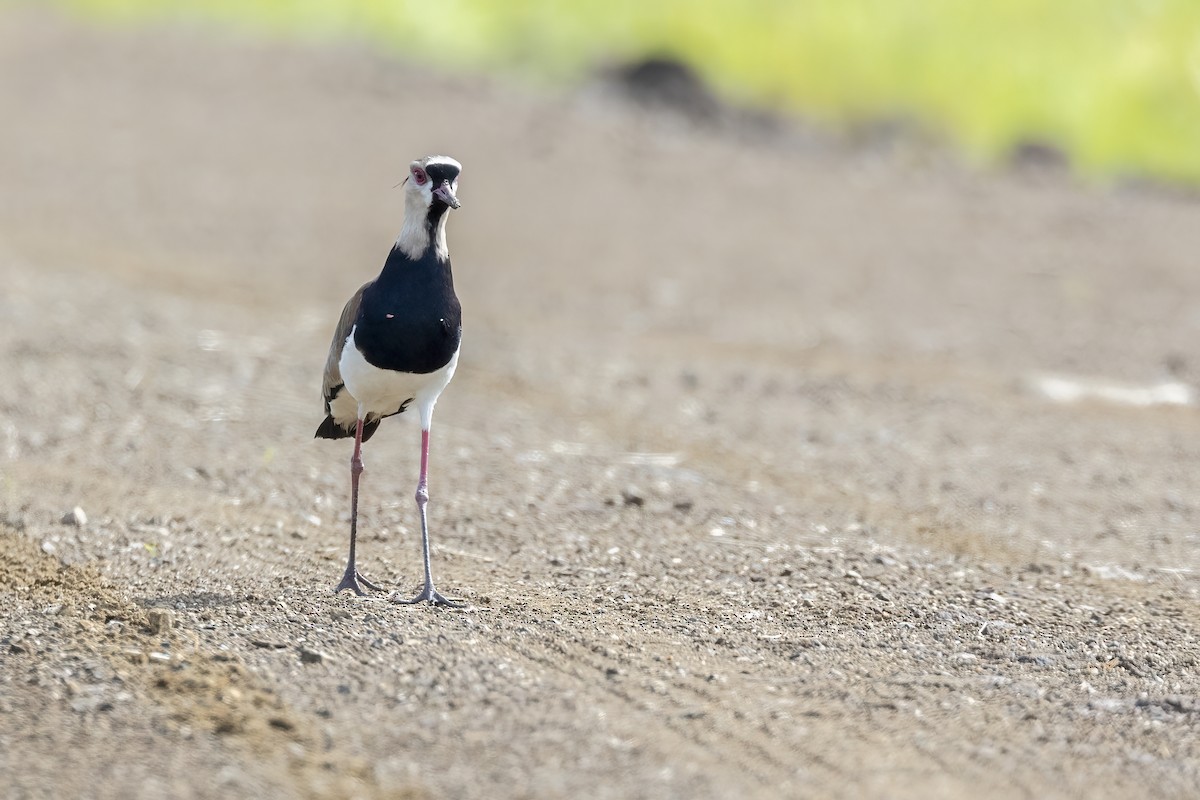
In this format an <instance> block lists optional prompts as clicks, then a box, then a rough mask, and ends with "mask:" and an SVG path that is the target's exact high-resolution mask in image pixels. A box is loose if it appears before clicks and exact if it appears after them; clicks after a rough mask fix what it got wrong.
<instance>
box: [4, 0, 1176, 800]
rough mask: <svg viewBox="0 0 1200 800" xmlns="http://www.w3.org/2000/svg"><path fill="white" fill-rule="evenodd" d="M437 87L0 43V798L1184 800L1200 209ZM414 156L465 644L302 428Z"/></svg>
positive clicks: (545, 98) (409, 424)
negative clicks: (432, 159) (448, 324)
mask: <svg viewBox="0 0 1200 800" xmlns="http://www.w3.org/2000/svg"><path fill="white" fill-rule="evenodd" d="M439 66H440V65H437V64H430V65H428V68H424V67H422V66H420V65H417V64H412V63H400V62H397V61H394V60H390V59H387V58H383V57H381V56H379V55H373V54H370V53H369V52H366V51H365V50H364V49H362V48H355V47H350V46H344V47H329V46H316V45H313V46H306V45H299V44H297V45H281V44H264V43H259V42H254V41H249V40H244V39H241V38H238V37H232V36H228V35H218V34H216V33H214V32H211V31H205V30H202V29H153V30H142V31H137V32H134V31H121V30H110V29H103V28H99V27H88V26H84V25H80V24H78V23H72V22H66V21H64V20H62V19H58V18H55V17H52V16H48V15H45V14H33V13H29V12H24V13H15V12H12V11H8V12H5V14H4V15H3V16H0V109H2V110H3V117H4V120H5V121H4V123H3V124H0V278H2V281H3V287H4V289H3V293H2V294H0V375H2V376H3V379H2V380H0V607H2V608H3V612H2V614H0V778H2V780H0V785H2V787H3V788H2V789H0V795H3V796H4V797H6V798H42V797H55V798H58V797H95V798H158V797H180V798H218V797H220V798H228V797H247V796H256V797H261V798H276V797H280V798H290V797H321V798H333V797H339V798H341V797H363V798H434V797H438V798H508V797H512V798H566V797H589V798H639V797H645V798H666V797H680V798H684V797H686V798H727V797H865V798H899V799H903V798H957V797H967V796H971V797H987V798H1008V797H1020V798H1024V797H1029V798H1058V797H1063V798H1067V797H1089V798H1106V797H1121V798H1129V797H1156V798H1163V797H1181V798H1182V797H1194V796H1196V795H1197V791H1198V790H1200V675H1198V670H1200V664H1198V658H1200V642H1198V639H1197V630H1198V626H1200V599H1198V589H1200V580H1198V579H1200V576H1198V574H1197V569H1200V550H1198V544H1200V543H1198V541H1197V540H1198V538H1200V414H1198V413H1197V409H1196V406H1195V402H1194V398H1193V397H1192V396H1191V394H1190V391H1191V390H1190V388H1189V387H1192V386H1195V385H1196V384H1198V383H1200V354H1198V353H1197V350H1196V343H1197V342H1198V341H1200V303H1198V299H1200V269H1197V265H1196V262H1195V259H1196V254H1197V253H1200V207H1198V205H1197V203H1196V201H1194V200H1189V199H1187V198H1180V197H1172V196H1169V195H1168V194H1166V193H1163V192H1156V191H1150V190H1118V189H1114V190H1101V189H1096V188H1093V189H1087V188H1082V187H1079V186H1076V185H1073V184H1072V183H1071V181H1069V180H1067V179H1066V178H1065V177H1063V176H1062V175H1059V174H1047V173H1038V172H1033V171H1028V172H1013V173H1008V174H995V173H991V174H982V173H979V172H977V171H973V170H970V169H967V168H964V167H961V166H957V165H955V164H954V163H952V162H951V160H950V159H947V158H946V157H945V156H943V155H938V154H937V153H936V152H933V151H930V150H928V149H924V148H921V147H917V146H914V145H910V144H905V143H904V142H903V141H894V142H890V143H889V142H883V143H875V144H872V145H870V146H869V147H863V146H851V145H849V144H845V143H838V142H836V141H833V140H825V139H822V138H821V137H820V136H816V135H810V134H803V133H800V132H796V133H794V134H787V133H783V134H778V135H773V136H762V135H758V134H754V135H752V134H750V133H743V134H739V133H738V132H737V131H732V132H731V131H722V132H715V131H711V130H709V131H706V130H697V129H694V128H692V127H690V126H688V125H687V124H685V123H683V122H682V121H681V120H680V119H677V118H673V117H671V116H669V115H666V116H665V115H662V114H653V113H647V112H643V111H638V110H636V109H634V108H632V107H630V106H627V105H625V104H623V103H621V102H619V101H617V100H615V99H613V98H611V97H608V96H606V95H604V94H603V93H601V92H597V91H595V90H591V89H589V90H579V91H572V92H566V93H543V92H541V91H540V90H534V89H532V88H528V87H521V86H519V85H516V84H514V83H512V82H511V81H508V82H505V81H501V80H499V79H494V78H486V77H479V76H469V75H458V76H453V75H451V76H448V75H447V74H445V73H444V72H443V71H440V70H439V69H438V68H439ZM431 152H445V153H448V154H451V155H453V156H455V157H457V158H458V159H459V160H461V161H462V162H463V164H464V172H463V178H462V182H461V185H460V192H459V195H460V197H461V199H462V200H463V208H462V210H461V211H459V212H455V214H454V217H453V219H452V220H451V222H450V231H449V238H450V249H451V252H452V255H453V257H454V267H455V276H456V279H457V285H458V287H459V294H460V296H461V298H462V302H463V307H464V316H465V346H464V351H463V358H462V362H461V364H460V366H459V371H458V375H457V377H456V378H455V380H454V382H453V384H452V385H451V386H450V387H449V389H448V390H447V392H446V394H445V395H443V398H442V401H441V403H440V404H439V406H438V413H437V416H436V418H435V424H434V428H433V455H432V474H431V496H432V500H431V503H430V511H431V519H432V534H433V541H434V570H435V573H436V575H437V576H438V578H439V586H440V588H442V589H443V590H444V591H447V592H448V593H452V594H455V595H458V596H460V597H462V598H464V599H465V600H466V601H468V603H469V608H467V609H466V610H465V611H452V610H445V609H434V608H413V607H405V606H397V605H393V604H389V603H387V602H386V601H385V600H384V599H383V596H375V597H370V598H362V599H360V598H356V597H350V596H334V595H333V594H332V593H331V588H332V586H333V585H334V584H335V583H336V581H337V579H338V577H339V576H340V572H341V569H342V565H343V559H344V553H345V548H346V544H347V519H348V513H347V512H348V494H349V492H348V483H349V480H348V478H349V469H348V459H349V454H350V451H349V445H348V443H347V442H345V441H341V442H327V441H314V440H313V439H312V438H311V437H312V432H313V430H315V428H316V425H317V423H318V422H319V421H320V419H321V402H320V371H321V368H322V365H323V363H324V360H325V353H326V349H327V347H328V338H329V335H330V332H331V330H332V326H333V324H334V322H335V320H336V318H337V315H338V312H339V311H340V310H341V306H342V303H343V301H344V300H345V298H346V297H347V296H349V294H350V293H351V292H352V291H353V290H354V289H355V288H357V287H358V285H359V284H360V283H361V282H363V281H364V280H367V279H368V278H370V277H373V276H374V274H375V273H376V272H377V270H378V268H379V266H380V265H381V263H382V259H383V257H384V255H385V254H386V251H387V249H388V247H389V246H390V243H391V241H392V240H393V239H394V237H395V235H396V232H397V231H398V230H399V225H400V217H399V215H400V213H401V211H402V201H401V194H400V192H398V191H395V190H393V184H395V183H396V182H397V181H398V180H399V179H400V178H401V177H402V176H403V175H404V172H405V168H406V165H407V163H408V161H409V160H410V159H412V158H414V157H417V156H419V155H423V154H426V153H431ZM1073 392H1074V393H1075V394H1077V395H1079V397H1077V398H1073V397H1072V393H1073ZM1156 401H1172V402H1156ZM410 416H411V415H405V417H401V418H397V419H394V420H389V421H387V422H386V423H385V424H384V426H383V427H382V429H381V430H380V433H379V434H378V435H377V436H376V437H375V438H374V439H373V440H372V441H371V442H370V443H369V445H368V446H367V447H366V450H365V460H366V463H367V472H366V473H365V476H364V484H363V486H364V488H363V491H364V495H363V505H364V508H363V521H362V529H363V534H362V540H361V542H360V559H361V560H360V564H361V566H362V567H363V569H364V571H365V572H366V573H367V574H368V575H370V576H372V577H373V578H375V579H377V580H379V581H381V582H383V583H385V584H386V585H387V586H388V587H389V588H397V587H398V588H400V589H401V590H403V591H404V592H408V591H414V590H415V589H416V588H417V585H418V583H419V580H420V545H419V540H418V538H417V535H416V531H415V522H416V517H415V505H414V503H413V501H412V493H413V489H414V485H415V477H416V476H415V473H416V467H417V448H418V441H419V434H418V426H417V424H416V422H415V421H414V420H413V419H410V418H407V417H410ZM76 507H78V508H79V509H80V511H82V512H83V513H82V516H80V515H78V514H76V513H75V511H74V509H75V508H76ZM85 517H86V519H85Z"/></svg>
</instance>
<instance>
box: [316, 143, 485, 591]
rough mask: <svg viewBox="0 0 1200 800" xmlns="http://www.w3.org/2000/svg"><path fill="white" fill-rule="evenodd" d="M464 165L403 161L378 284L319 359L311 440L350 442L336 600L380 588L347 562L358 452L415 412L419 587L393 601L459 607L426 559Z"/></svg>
mask: <svg viewBox="0 0 1200 800" xmlns="http://www.w3.org/2000/svg"><path fill="white" fill-rule="evenodd" d="M461 171H462V165H461V164H460V163H459V162H458V161H456V160H454V159H453V158H450V157H449V156H426V157H424V158H421V159H418V160H416V161H413V162H412V163H411V164H409V168H408V175H407V176H406V177H405V179H404V181H403V184H404V187H405V192H404V222H403V225H402V226H401V229H400V235H399V236H398V237H397V239H396V241H395V243H394V244H393V246H392V249H391V251H390V252H389V253H388V256H387V259H386V260H385V261H384V264H383V269H382V270H381V271H380V273H379V275H378V277H376V278H375V279H374V280H372V281H369V282H367V283H365V284H363V286H362V287H361V288H360V289H359V290H358V291H357V292H355V294H354V296H353V297H351V298H350V300H349V301H348V302H347V303H346V306H345V308H344V309H342V314H341V317H340V318H339V319H338V323H337V327H336V328H335V329H334V333H333V342H332V343H331V344H330V347H329V356H328V358H327V359H326V361H325V374H324V379H323V381H322V389H323V393H324V398H325V419H324V420H323V421H322V422H321V424H320V426H319V427H318V428H317V432H316V435H315V436H314V438H322V439H343V438H349V437H353V438H354V453H353V455H352V456H351V457H350V553H349V556H348V558H347V561H346V571H345V574H344V575H343V576H342V579H341V582H339V583H338V584H337V586H336V587H335V588H334V593H335V594H336V593H340V592H342V591H343V590H350V591H352V592H354V594H356V595H359V596H363V595H365V594H366V592H365V591H364V589H363V587H366V588H367V589H371V590H374V591H382V587H380V586H379V585H377V584H375V583H373V582H372V581H370V580H368V579H366V578H365V577H363V575H362V574H361V573H360V572H359V571H358V567H357V565H356V563H355V538H356V536H357V533H358V484H359V477H360V476H361V474H362V472H363V461H362V446H363V443H364V442H366V441H367V440H368V439H370V438H371V436H372V435H373V434H374V433H375V431H376V430H377V429H378V428H379V425H380V423H381V422H382V421H383V420H384V419H385V418H387V417H391V416H394V415H396V414H400V413H401V412H403V411H404V410H405V409H407V408H408V407H409V405H410V404H415V405H416V410H417V413H418V414H419V415H420V422H421V462H420V463H421V466H420V474H419V477H418V480H417V490H416V495H415V497H416V501H417V510H418V514H419V516H420V519H421V549H422V554H423V556H424V561H425V585H424V588H423V589H422V590H421V591H420V592H419V593H418V594H417V595H416V596H415V597H412V598H409V599H405V598H403V597H402V596H401V595H400V594H399V592H396V593H393V594H392V595H391V596H390V597H389V598H388V599H389V600H391V601H392V602H395V603H403V604H416V603H425V602H428V603H430V604H431V605H435V606H448V607H452V608H462V607H463V603H461V602H458V601H455V600H450V599H448V598H447V597H445V596H444V595H442V594H441V593H440V592H439V591H438V590H437V589H436V588H435V587H434V583H433V573H432V570H431V568H430V558H429V525H428V517H427V514H426V505H427V504H428V502H429V482H428V477H429V476H428V473H429V431H430V427H431V425H432V422H433V409H434V406H435V405H436V404H437V401H438V397H440V396H441V394H442V391H443V390H444V389H445V388H446V386H447V385H448V384H449V383H450V379H451V378H453V377H454V371H455V369H457V367H458V355H459V348H460V345H461V343H462V307H461V305H460V304H459V301H458V296H457V295H455V293H454V279H453V276H452V275H451V270H450V253H449V251H448V249H447V246H446V221H447V217H448V216H449V212H450V210H451V209H457V208H460V207H461V203H460V202H459V200H458V195H457V192H458V177H459V173H460V172H461Z"/></svg>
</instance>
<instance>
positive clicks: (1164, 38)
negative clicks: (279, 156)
mask: <svg viewBox="0 0 1200 800" xmlns="http://www.w3.org/2000/svg"><path fill="white" fill-rule="evenodd" d="M53 2H56V3H57V4H58V5H60V6H66V7H69V8H71V9H73V10H75V11H79V12H83V13H86V14H89V15H94V16H99V17H102V18H105V19H110V20H122V21H123V20H137V19H143V18H146V17H164V16H177V17H178V16H182V17H185V18H190V19H200V20H207V21H212V22H216V23H221V24H230V25H235V26H242V27H248V28H250V29H253V30H256V31H260V32H264V31H265V32H269V33H271V34H272V35H285V36H292V37H294V36H300V37H305V38H326V37H335V38H346V37H350V38H356V39H364V40H367V41H371V42H373V43H376V44H378V45H380V46H383V47H385V48H387V49H389V50H391V51H393V52H396V53H398V54H401V55H403V56H405V57H412V58H420V59H422V60H424V61H427V62H432V63H433V64H435V65H438V66H444V67H446V68H463V69H477V68H492V67H497V66H499V67H504V68H514V69H517V70H520V71H523V72H526V73H529V74H534V75H538V76H544V77H546V78H549V79H553V80H563V79H570V78H571V77H574V76H576V75H578V74H580V73H582V72H584V71H586V70H587V69H589V68H591V67H592V66H594V65H596V64H598V63H603V62H607V61H612V60H616V59H622V58H629V57H636V56H640V55H646V54H649V53H657V54H668V55H673V56H677V57H679V58H681V59H683V60H686V61H687V62H688V63H690V64H692V65H693V66H694V67H696V68H697V69H698V70H699V71H700V72H701V73H702V74H703V75H705V77H706V78H707V79H708V80H710V81H711V82H712V83H713V84H714V85H715V86H716V87H718V89H719V90H720V91H721V92H722V93H723V94H724V95H725V96H726V97H730V98H733V99H736V100H740V101H744V102H751V103H757V104H766V105H771V106H775V107H782V108H784V109H787V110H790V111H794V112H799V113H801V114H804V115H806V116H808V117H811V118H815V119H818V120H820V121H822V122H823V123H825V124H827V125H830V126H833V127H841V126H855V125H858V124H863V123H866V122H870V121H872V120H878V119H881V118H887V119H892V118H903V119H907V120H911V121H914V122H915V123H917V124H918V125H920V126H921V127H923V128H925V129H927V130H929V131H931V132H934V133H938V134H945V135H948V136H949V137H950V138H952V139H953V140H955V141H957V142H958V143H959V144H960V146H961V147H962V148H963V150H964V151H965V152H966V153H968V154H969V155H970V156H972V157H973V158H975V159H977V160H979V161H982V162H985V163H986V162H992V161H995V160H999V159H1002V158H1004V157H1005V156H1006V155H1007V154H1008V153H1010V152H1011V151H1012V149H1013V147H1014V146H1015V145H1016V144H1017V143H1018V142H1021V141H1029V140H1035V141H1038V142H1042V143H1048V144H1053V145H1055V146H1057V147H1060V148H1062V149H1063V150H1064V151H1066V152H1067V153H1068V154H1069V155H1070V158H1071V161H1072V163H1073V165H1074V166H1075V168H1076V170H1077V171H1078V172H1079V173H1080V174H1082V175H1084V176H1088V177H1095V178H1110V177H1132V176H1139V177H1151V178H1154V179H1158V180H1162V181H1166V182H1172V183H1188V184H1200V0H699V1H697V2H688V1H687V0H576V1H575V2H573V3H570V4H568V3H559V2H552V0H507V2H502V3H501V2H494V0H437V1H436V2H417V0H341V2H337V1H336V0H290V1H289V0H53Z"/></svg>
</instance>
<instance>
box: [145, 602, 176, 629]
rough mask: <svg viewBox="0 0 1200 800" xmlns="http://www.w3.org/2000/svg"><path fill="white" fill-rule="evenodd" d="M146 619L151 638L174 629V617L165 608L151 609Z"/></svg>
mask: <svg viewBox="0 0 1200 800" xmlns="http://www.w3.org/2000/svg"><path fill="white" fill-rule="evenodd" d="M146 617H147V618H148V619H149V622H150V634H151V635H152V636H162V635H163V634H165V633H169V632H170V630H171V628H173V627H175V615H174V614H172V613H171V612H170V611H167V610H166V609H165V608H152V609H150V613H148V614H147V615H146Z"/></svg>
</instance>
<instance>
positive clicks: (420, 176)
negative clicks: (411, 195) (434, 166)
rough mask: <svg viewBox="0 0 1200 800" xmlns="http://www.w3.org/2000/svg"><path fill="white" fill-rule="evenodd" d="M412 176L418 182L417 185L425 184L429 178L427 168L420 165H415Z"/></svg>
mask: <svg viewBox="0 0 1200 800" xmlns="http://www.w3.org/2000/svg"><path fill="white" fill-rule="evenodd" d="M412 176H413V180H414V181H416V182H417V186H424V185H425V181H426V180H428V176H426V174H425V170H423V169H421V168H420V167H413V171H412Z"/></svg>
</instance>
